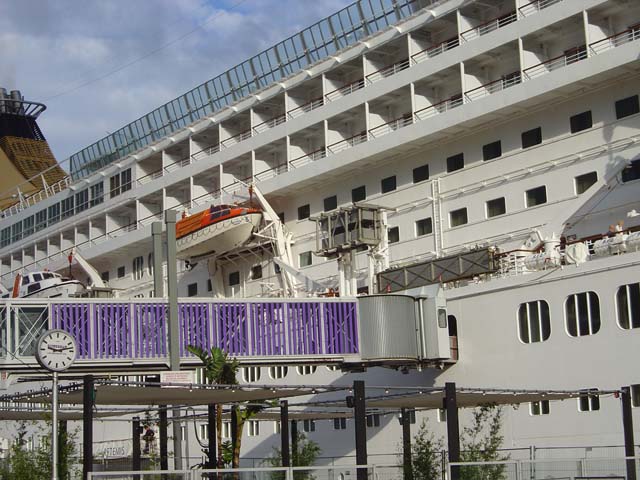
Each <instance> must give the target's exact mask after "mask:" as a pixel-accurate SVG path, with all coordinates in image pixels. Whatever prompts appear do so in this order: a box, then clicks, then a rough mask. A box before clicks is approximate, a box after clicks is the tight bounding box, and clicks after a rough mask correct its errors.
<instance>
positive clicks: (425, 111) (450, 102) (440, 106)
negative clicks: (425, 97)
mask: <svg viewBox="0 0 640 480" xmlns="http://www.w3.org/2000/svg"><path fill="white" fill-rule="evenodd" d="M462 104H463V100H462V95H455V96H453V97H451V98H448V99H446V100H443V101H441V102H438V103H435V104H433V105H429V106H428V107H425V108H421V109H420V110H416V111H415V112H414V114H413V116H414V117H415V120H416V122H419V121H420V120H425V119H427V118H429V117H433V116H434V115H438V114H439V113H444V112H448V111H449V110H452V109H454V108H457V107H459V106H461V105H462Z"/></svg>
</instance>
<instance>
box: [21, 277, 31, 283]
mask: <svg viewBox="0 0 640 480" xmlns="http://www.w3.org/2000/svg"><path fill="white" fill-rule="evenodd" d="M30 283H31V277H30V276H29V275H27V276H26V277H24V278H23V279H22V285H29V284H30Z"/></svg>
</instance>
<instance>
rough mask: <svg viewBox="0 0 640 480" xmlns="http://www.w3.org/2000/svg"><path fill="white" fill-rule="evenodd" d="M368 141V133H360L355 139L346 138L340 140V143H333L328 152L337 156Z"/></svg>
mask: <svg viewBox="0 0 640 480" xmlns="http://www.w3.org/2000/svg"><path fill="white" fill-rule="evenodd" d="M367 140H369V138H368V136H367V132H366V131H365V132H360V133H358V134H357V135H354V136H353V137H349V138H345V139H344V140H340V141H339V142H336V143H332V144H331V145H329V146H328V147H327V151H328V153H331V154H336V153H338V152H341V151H342V150H346V149H347V148H351V147H355V146H356V145H359V144H361V143H364V142H366V141H367Z"/></svg>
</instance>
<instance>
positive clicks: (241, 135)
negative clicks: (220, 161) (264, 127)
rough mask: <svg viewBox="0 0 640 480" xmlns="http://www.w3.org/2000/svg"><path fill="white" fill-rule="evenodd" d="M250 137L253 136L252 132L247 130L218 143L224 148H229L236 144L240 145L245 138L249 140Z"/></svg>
mask: <svg viewBox="0 0 640 480" xmlns="http://www.w3.org/2000/svg"><path fill="white" fill-rule="evenodd" d="M252 136H253V132H252V131H251V129H249V130H245V131H244V132H241V133H238V134H237V135H234V136H233V137H230V138H227V139H226V140H223V141H222V142H220V143H221V144H222V146H223V147H224V148H229V147H230V146H232V145H235V144H236V143H240V142H242V141H244V140H246V139H247V138H251V137H252Z"/></svg>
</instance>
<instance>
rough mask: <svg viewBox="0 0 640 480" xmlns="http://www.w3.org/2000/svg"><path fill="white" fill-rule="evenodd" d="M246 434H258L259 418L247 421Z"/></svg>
mask: <svg viewBox="0 0 640 480" xmlns="http://www.w3.org/2000/svg"><path fill="white" fill-rule="evenodd" d="M247 427H248V430H247V432H248V435H249V436H250V437H257V436H258V435H260V421H259V420H249V422H248V425H247Z"/></svg>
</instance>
